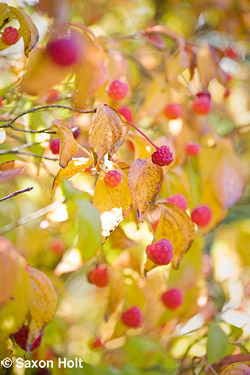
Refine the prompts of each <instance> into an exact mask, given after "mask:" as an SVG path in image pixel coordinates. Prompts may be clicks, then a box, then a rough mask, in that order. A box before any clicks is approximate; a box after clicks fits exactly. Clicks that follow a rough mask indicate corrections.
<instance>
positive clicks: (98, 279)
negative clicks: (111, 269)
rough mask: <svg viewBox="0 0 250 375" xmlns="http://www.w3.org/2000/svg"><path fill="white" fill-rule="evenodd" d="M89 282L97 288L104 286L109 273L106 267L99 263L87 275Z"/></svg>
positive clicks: (107, 280) (106, 283) (107, 281)
mask: <svg viewBox="0 0 250 375" xmlns="http://www.w3.org/2000/svg"><path fill="white" fill-rule="evenodd" d="M88 279H89V281H90V282H91V284H95V285H96V286H97V287H98V288H104V287H105V286H107V285H108V283H109V275H108V270H107V267H106V266H104V265H100V266H98V267H97V268H95V269H94V270H93V271H91V272H90V274H89V276H88Z"/></svg>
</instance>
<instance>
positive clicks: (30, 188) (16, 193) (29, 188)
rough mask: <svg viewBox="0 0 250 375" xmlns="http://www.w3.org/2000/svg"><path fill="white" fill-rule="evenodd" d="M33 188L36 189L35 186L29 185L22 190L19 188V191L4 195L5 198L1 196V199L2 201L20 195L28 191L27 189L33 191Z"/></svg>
mask: <svg viewBox="0 0 250 375" xmlns="http://www.w3.org/2000/svg"><path fill="white" fill-rule="evenodd" d="M32 189H34V188H33V187H27V188H25V189H22V190H17V191H15V192H14V193H12V194H9V195H7V196H6V197H4V198H1V199H0V202H3V201H5V200H6V199H10V198H13V197H16V196H17V195H19V194H22V193H26V192H27V191H31V190H32Z"/></svg>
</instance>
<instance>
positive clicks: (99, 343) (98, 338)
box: [92, 336, 103, 349]
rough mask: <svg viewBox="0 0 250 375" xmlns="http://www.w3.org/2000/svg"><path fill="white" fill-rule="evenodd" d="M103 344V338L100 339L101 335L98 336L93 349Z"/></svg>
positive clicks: (93, 343)
mask: <svg viewBox="0 0 250 375" xmlns="http://www.w3.org/2000/svg"><path fill="white" fill-rule="evenodd" d="M102 346H103V344H102V340H101V339H100V337H99V336H97V337H96V338H95V339H94V341H93V342H92V348H93V349H97V348H101V347H102Z"/></svg>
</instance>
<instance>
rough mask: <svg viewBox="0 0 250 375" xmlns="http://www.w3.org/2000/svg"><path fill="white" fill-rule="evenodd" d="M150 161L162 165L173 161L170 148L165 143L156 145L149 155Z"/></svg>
mask: <svg viewBox="0 0 250 375" xmlns="http://www.w3.org/2000/svg"><path fill="white" fill-rule="evenodd" d="M151 159H152V162H153V163H154V164H156V165H160V166H161V167H163V166H164V165H170V164H171V163H173V160H174V157H173V153H172V151H171V150H170V148H169V147H168V146H166V145H163V146H161V147H158V149H157V150H156V151H155V152H153V154H152V155H151Z"/></svg>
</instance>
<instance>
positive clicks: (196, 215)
mask: <svg viewBox="0 0 250 375" xmlns="http://www.w3.org/2000/svg"><path fill="white" fill-rule="evenodd" d="M191 218H192V220H193V222H194V223H195V224H197V225H198V226H199V227H205V226H206V225H208V224H209V223H210V220H211V218H212V212H211V209H210V207H209V206H208V205H206V204H201V205H200V206H197V207H196V208H195V209H194V210H193V211H192V212H191Z"/></svg>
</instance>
